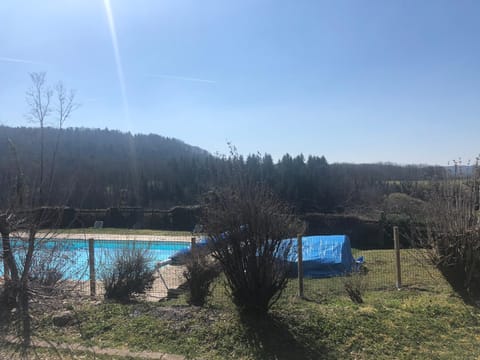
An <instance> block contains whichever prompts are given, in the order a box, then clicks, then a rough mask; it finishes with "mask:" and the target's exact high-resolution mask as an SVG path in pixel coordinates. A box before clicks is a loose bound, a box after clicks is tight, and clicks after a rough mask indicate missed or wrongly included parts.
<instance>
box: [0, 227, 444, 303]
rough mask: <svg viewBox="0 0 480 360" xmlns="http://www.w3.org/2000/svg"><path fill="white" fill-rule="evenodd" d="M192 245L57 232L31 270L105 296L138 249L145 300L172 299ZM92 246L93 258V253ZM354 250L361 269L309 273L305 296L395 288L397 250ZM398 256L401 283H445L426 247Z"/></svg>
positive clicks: (218, 287) (181, 238) (188, 239)
mask: <svg viewBox="0 0 480 360" xmlns="http://www.w3.org/2000/svg"><path fill="white" fill-rule="evenodd" d="M89 239H93V241H92V240H90V241H89ZM14 242H15V245H16V254H17V261H18V262H19V263H20V265H21V258H22V251H23V250H21V249H22V240H21V238H20V237H19V238H17V239H16V240H15V241H14ZM191 243H192V235H191V234H188V233H177V232H171V233H162V234H161V235H133V234H132V235H124V234H122V235H116V234H101V235H99V234H71V233H69V234H57V235H55V236H52V237H49V238H44V239H42V240H41V241H39V242H38V244H37V248H36V253H35V261H34V265H33V269H34V272H33V273H34V274H35V273H41V272H42V271H43V272H44V273H45V271H46V272H47V273H48V272H49V271H50V274H53V275H55V271H58V272H59V273H61V274H62V278H61V281H60V283H61V286H62V289H63V290H65V291H70V292H76V293H78V294H80V295H85V296H90V295H94V296H95V297H97V298H102V297H103V295H104V286H103V282H102V277H103V273H104V272H105V271H106V270H108V269H109V268H111V267H112V266H114V263H115V258H116V256H117V255H118V254H119V253H121V252H122V251H125V250H128V249H139V250H142V251H144V252H145V254H146V256H147V257H148V259H149V266H150V268H152V269H155V273H154V278H155V280H154V282H153V285H152V287H151V289H149V290H148V291H147V293H146V294H145V295H144V296H143V298H144V299H146V300H148V301H159V300H163V299H171V298H176V297H178V296H180V295H181V294H182V293H183V292H184V288H185V287H184V286H183V285H184V283H185V277H184V271H185V267H184V266H183V265H182V264H181V263H176V262H175V261H172V257H173V256H174V255H175V254H178V253H179V252H182V251H188V250H189V249H190V247H191ZM89 246H90V247H89ZM92 246H93V248H92ZM23 248H24V246H23ZM19 249H20V250H19ZM92 250H93V258H94V259H92V256H91V251H92ZM352 253H353V256H354V257H355V258H359V257H363V259H364V263H363V264H362V265H361V266H360V267H359V268H358V269H357V270H358V271H356V272H353V273H351V274H343V275H342V276H336V277H330V278H322V279H313V278H308V277H305V278H304V296H305V297H306V298H307V299H313V300H318V301H321V300H322V298H324V297H325V296H332V295H342V294H343V295H345V294H346V292H345V288H346V286H348V284H350V285H352V284H353V286H357V287H359V288H360V289H361V290H362V291H364V292H367V291H383V290H394V289H395V288H396V282H397V278H396V265H395V251H394V250H393V249H386V250H385V249H384V250H358V249H353V250H352ZM400 254H401V255H400V258H401V277H402V279H401V280H402V281H401V282H402V287H404V288H413V289H420V290H422V289H434V288H435V287H436V286H437V285H438V284H439V283H442V281H443V279H442V277H441V275H440V274H439V272H438V271H437V270H436V269H435V267H434V266H432V265H431V264H429V262H428V259H427V253H426V251H425V250H421V249H402V250H401V253H400ZM1 262H2V259H1V258H0V265H1V267H0V281H2V279H3V276H4V266H3V264H1ZM222 284H223V281H222V280H219V281H217V282H216V283H215V291H214V293H215V296H216V297H219V296H220V297H226V296H227V293H226V291H225V289H224V286H223V285H222ZM93 286H94V289H93V288H92V287H93ZM297 294H298V279H297V278H296V277H292V278H291V281H290V282H289V285H288V287H287V289H286V291H285V294H284V296H293V295H297Z"/></svg>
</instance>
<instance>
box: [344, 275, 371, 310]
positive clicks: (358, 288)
mask: <svg viewBox="0 0 480 360" xmlns="http://www.w3.org/2000/svg"><path fill="white" fill-rule="evenodd" d="M342 282H343V288H344V289H345V292H346V293H347V295H348V297H349V298H350V300H352V301H353V302H354V303H355V304H362V303H363V295H364V294H365V290H366V289H367V278H366V276H365V272H363V271H358V272H352V273H349V274H346V276H344V277H343V278H342Z"/></svg>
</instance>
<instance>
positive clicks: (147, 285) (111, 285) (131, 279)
mask: <svg viewBox="0 0 480 360" xmlns="http://www.w3.org/2000/svg"><path fill="white" fill-rule="evenodd" d="M152 262H153V261H152V258H151V257H150V256H149V254H148V251H146V250H142V249H138V248H135V247H129V248H124V249H122V250H120V251H118V252H116V253H115V255H114V256H113V261H112V263H111V264H110V265H109V266H106V267H105V268H104V269H103V270H102V271H101V274H100V278H101V280H102V282H103V286H104V288H105V298H106V299H112V300H118V301H129V300H131V298H132V296H133V295H134V294H144V293H145V292H146V291H147V290H149V289H151V287H152V285H153V281H154V280H155V277H154V272H155V270H154V267H153V266H152Z"/></svg>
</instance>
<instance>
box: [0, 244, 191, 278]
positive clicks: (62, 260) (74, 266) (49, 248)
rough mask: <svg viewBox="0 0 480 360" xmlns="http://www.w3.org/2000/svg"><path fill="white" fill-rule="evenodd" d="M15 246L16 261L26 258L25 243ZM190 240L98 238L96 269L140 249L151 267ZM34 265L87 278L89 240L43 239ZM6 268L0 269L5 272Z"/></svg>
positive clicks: (187, 245)
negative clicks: (123, 252)
mask: <svg viewBox="0 0 480 360" xmlns="http://www.w3.org/2000/svg"><path fill="white" fill-rule="evenodd" d="M12 245H13V246H15V247H17V251H16V254H18V256H17V261H18V260H19V259H23V258H24V257H23V256H22V252H23V251H24V250H23V248H24V247H23V246H21V243H20V242H19V241H16V240H14V242H13V244H12ZM189 247H190V243H189V242H172V241H125V240H95V242H94V248H95V268H96V270H97V273H101V271H102V269H104V268H105V267H107V266H108V265H110V264H111V263H112V262H113V259H114V257H115V254H117V253H118V252H121V251H124V250H126V249H137V250H141V251H145V254H146V255H147V257H148V258H149V259H150V260H151V266H152V267H153V266H155V264H156V263H158V262H160V261H164V260H167V259H169V258H170V257H172V256H173V255H174V254H175V253H177V252H179V251H182V250H185V249H188V248H189ZM35 260H36V261H35V264H34V266H40V267H42V265H44V264H55V266H56V267H57V268H59V269H62V270H63V271H64V273H65V277H66V278H68V279H75V280H88V278H89V268H88V241H87V240H81V239H78V240H71V239H68V240H67V239H63V240H61V239H57V240H49V241H42V242H40V245H39V246H38V247H37V251H36V253H35ZM2 272H3V267H1V268H0V275H2Z"/></svg>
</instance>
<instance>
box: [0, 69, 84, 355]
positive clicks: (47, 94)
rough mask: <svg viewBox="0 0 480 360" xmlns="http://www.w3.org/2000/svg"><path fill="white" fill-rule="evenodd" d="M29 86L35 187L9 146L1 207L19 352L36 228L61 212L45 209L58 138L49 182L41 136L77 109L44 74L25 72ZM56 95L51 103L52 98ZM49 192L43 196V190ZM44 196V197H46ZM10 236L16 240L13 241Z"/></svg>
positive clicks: (27, 323)
mask: <svg viewBox="0 0 480 360" xmlns="http://www.w3.org/2000/svg"><path fill="white" fill-rule="evenodd" d="M30 78H31V81H32V87H31V88H30V89H29V90H28V91H27V93H26V102H27V105H28V118H29V119H30V120H31V121H33V122H35V123H36V124H37V125H38V126H39V128H40V130H41V131H40V149H39V152H40V167H39V169H38V171H39V174H38V183H36V181H35V180H34V179H26V178H25V175H24V172H23V171H22V167H21V163H20V161H19V158H18V156H17V151H16V149H17V147H21V145H22V144H13V143H11V146H10V147H11V155H12V157H13V159H14V164H15V171H14V173H15V174H16V175H15V179H14V180H13V182H14V183H15V184H14V186H13V187H12V189H13V191H12V194H11V196H10V201H9V203H8V204H4V205H3V206H2V207H1V208H0V233H1V236H2V250H3V251H2V255H3V256H2V257H3V261H4V280H5V281H4V294H3V297H4V301H5V299H6V302H7V303H11V305H12V306H13V307H15V308H17V309H18V313H19V325H20V326H19V327H20V332H19V335H20V337H21V339H22V343H23V350H24V351H26V349H27V348H28V347H29V346H30V344H31V317H30V307H29V304H30V301H31V299H32V296H34V295H35V294H36V293H35V289H34V288H33V287H32V284H31V279H32V271H33V270H32V269H33V268H34V266H35V264H36V263H38V261H36V260H37V259H36V258H35V257H36V256H38V249H39V244H40V243H41V241H42V240H44V239H38V238H37V235H38V230H39V229H40V228H41V227H42V226H45V225H46V224H47V222H48V223H49V224H52V223H54V222H55V217H58V215H59V213H60V212H55V211H50V210H49V209H47V208H45V207H44V206H45V205H49V197H51V195H52V189H53V182H54V175H55V161H56V158H57V153H58V151H59V142H60V135H58V137H57V142H56V145H55V147H54V150H53V153H52V157H51V167H50V172H49V175H48V178H46V174H45V163H46V161H45V160H46V159H45V156H46V154H45V138H44V128H45V126H46V125H47V120H48V119H49V117H50V116H51V115H52V113H54V114H55V117H56V119H57V123H58V127H59V128H60V129H61V128H62V127H63V125H64V123H65V122H66V121H67V120H68V118H69V117H70V116H71V114H72V112H73V111H74V110H75V109H76V107H77V104H76V103H75V101H74V100H75V94H74V93H73V92H70V93H67V91H66V89H65V87H64V86H63V85H61V84H59V85H57V86H56V87H55V90H52V89H51V87H50V86H48V85H47V83H46V74H45V73H32V74H30ZM54 96H55V100H56V101H55V103H52V99H53V98H54ZM46 189H47V190H48V193H47V194H46V193H45V190H46ZM46 195H48V196H46ZM12 234H14V237H15V241H12V239H11V238H12Z"/></svg>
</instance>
